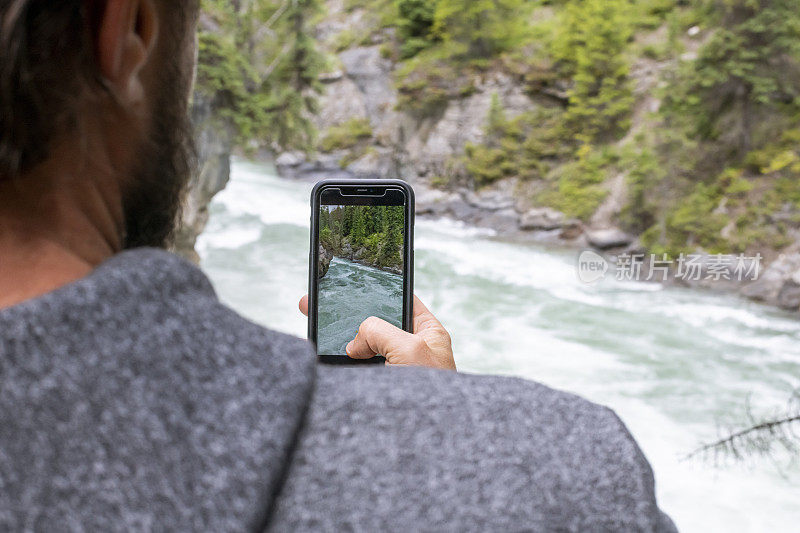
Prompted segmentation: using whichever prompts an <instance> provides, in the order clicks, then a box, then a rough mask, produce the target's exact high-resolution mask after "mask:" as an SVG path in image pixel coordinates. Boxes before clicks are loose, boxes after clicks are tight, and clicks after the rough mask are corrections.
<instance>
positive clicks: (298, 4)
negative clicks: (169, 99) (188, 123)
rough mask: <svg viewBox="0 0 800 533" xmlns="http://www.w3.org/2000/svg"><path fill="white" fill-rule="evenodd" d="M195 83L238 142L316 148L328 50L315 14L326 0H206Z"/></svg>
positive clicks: (246, 144) (244, 144) (243, 144)
mask: <svg viewBox="0 0 800 533" xmlns="http://www.w3.org/2000/svg"><path fill="white" fill-rule="evenodd" d="M202 6H203V11H204V14H205V17H206V18H207V20H209V21H213V22H207V23H205V24H203V26H202V27H201V30H200V32H199V44H200V46H199V63H198V76H197V90H198V91H199V92H201V93H204V94H205V95H207V96H209V97H210V98H211V100H212V102H213V105H214V107H215V109H216V110H217V113H218V115H219V116H221V117H223V118H225V119H228V120H230V121H231V123H232V124H233V125H234V126H235V130H236V135H237V143H238V144H239V145H240V146H245V147H247V146H249V145H250V143H256V144H257V145H259V146H265V147H269V148H274V147H276V146H277V147H279V148H283V149H286V148H302V149H310V148H311V147H312V146H313V143H314V133H315V132H314V128H313V125H312V122H311V120H310V118H311V116H310V115H311V114H312V113H313V112H314V111H315V108H316V99H315V95H316V93H318V92H319V90H320V84H319V81H318V77H319V73H320V72H321V70H322V65H323V56H322V54H321V53H320V52H319V51H318V50H317V48H316V42H315V40H314V36H313V28H312V27H311V25H310V24H309V20H310V19H311V17H313V16H315V15H316V14H317V13H319V12H320V10H321V6H322V4H321V0H239V1H236V2H231V1H229V0H203V2H202Z"/></svg>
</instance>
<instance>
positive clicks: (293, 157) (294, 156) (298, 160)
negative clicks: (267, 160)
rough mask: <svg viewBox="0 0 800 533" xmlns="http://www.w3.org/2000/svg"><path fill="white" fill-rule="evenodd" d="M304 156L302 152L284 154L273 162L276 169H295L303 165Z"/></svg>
mask: <svg viewBox="0 0 800 533" xmlns="http://www.w3.org/2000/svg"><path fill="white" fill-rule="evenodd" d="M305 161H306V156H305V154H304V153H303V152H284V153H282V154H281V155H279V156H278V158H277V159H276V160H275V165H276V166H278V167H297V166H300V165H301V164H303V163H305Z"/></svg>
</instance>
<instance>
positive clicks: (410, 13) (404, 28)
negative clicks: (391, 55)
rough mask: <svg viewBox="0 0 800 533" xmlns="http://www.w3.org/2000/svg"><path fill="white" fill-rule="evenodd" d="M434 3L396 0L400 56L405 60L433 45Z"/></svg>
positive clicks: (418, 0)
mask: <svg viewBox="0 0 800 533" xmlns="http://www.w3.org/2000/svg"><path fill="white" fill-rule="evenodd" d="M436 4H437V2H436V1H432V0H396V5H397V13H398V19H397V30H398V33H399V36H400V39H401V42H402V45H401V51H400V55H401V56H402V57H403V58H404V59H407V58H409V57H413V56H415V55H416V54H418V53H419V52H420V51H422V50H424V49H425V48H427V47H429V46H430V45H431V44H432V43H433V35H432V34H431V30H432V29H433V22H434V16H435V14H436Z"/></svg>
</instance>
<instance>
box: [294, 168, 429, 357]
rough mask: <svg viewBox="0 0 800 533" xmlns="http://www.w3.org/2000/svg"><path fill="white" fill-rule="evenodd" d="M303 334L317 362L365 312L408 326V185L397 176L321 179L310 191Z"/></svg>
mask: <svg viewBox="0 0 800 533" xmlns="http://www.w3.org/2000/svg"><path fill="white" fill-rule="evenodd" d="M308 295H309V300H308V338H309V339H310V340H311V341H312V342H313V343H314V344H315V346H316V347H317V355H318V356H319V357H320V360H321V361H322V362H324V363H332V364H374V363H383V362H385V359H384V358H383V357H382V356H378V357H374V358H372V359H369V360H354V359H350V358H349V357H347V354H346V352H345V347H346V346H347V344H348V343H349V342H350V341H351V340H353V339H354V338H355V336H356V333H358V328H359V326H360V325H361V323H362V322H363V321H364V320H366V319H367V318H369V317H371V316H376V317H378V318H382V319H383V320H386V321H387V322H389V323H391V324H394V325H395V326H397V327H399V328H402V329H404V330H405V331H409V332H412V327H413V324H412V313H413V304H414V190H413V189H412V188H411V186H410V185H408V184H407V183H405V182H403V181H399V180H375V181H372V180H369V181H368V180H326V181H321V182H319V183H318V184H317V185H316V186H315V187H314V190H313V191H312V192H311V253H310V260H309V287H308Z"/></svg>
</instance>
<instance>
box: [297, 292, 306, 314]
mask: <svg viewBox="0 0 800 533" xmlns="http://www.w3.org/2000/svg"><path fill="white" fill-rule="evenodd" d="M299 307H300V312H301V313H303V314H304V315H306V316H308V294H306V295H305V296H303V297H302V298H300V305H299Z"/></svg>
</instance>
